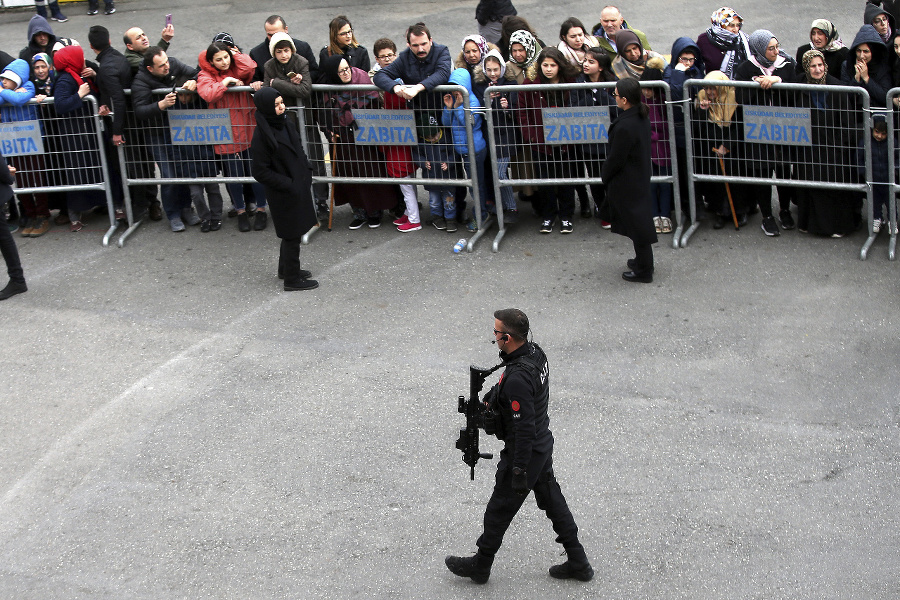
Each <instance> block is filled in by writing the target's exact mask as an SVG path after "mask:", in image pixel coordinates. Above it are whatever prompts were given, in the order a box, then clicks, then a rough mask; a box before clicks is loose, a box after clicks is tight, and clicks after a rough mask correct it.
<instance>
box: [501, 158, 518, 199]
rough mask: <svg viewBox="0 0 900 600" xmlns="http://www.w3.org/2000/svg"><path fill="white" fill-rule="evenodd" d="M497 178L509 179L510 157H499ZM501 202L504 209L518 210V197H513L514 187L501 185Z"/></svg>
mask: <svg viewBox="0 0 900 600" xmlns="http://www.w3.org/2000/svg"><path fill="white" fill-rule="evenodd" d="M497 179H498V180H499V181H503V180H505V179H509V157H508V156H504V157H502V158H498V159H497ZM500 203H501V205H502V206H503V210H516V199H515V197H513V191H512V188H511V187H509V186H507V185H501V186H500Z"/></svg>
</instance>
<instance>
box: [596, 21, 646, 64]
mask: <svg viewBox="0 0 900 600" xmlns="http://www.w3.org/2000/svg"><path fill="white" fill-rule="evenodd" d="M622 29H627V30H628V31H631V32H633V33H634V34H635V35H636V36H638V39H639V40H641V47H642V48H643V49H644V50H652V49H653V48H651V47H650V42H648V41H647V36H646V35H644V32H643V31H639V30H637V29H633V28H631V27H629V26H628V23H627V22H626V21H622ZM591 33H593V34H594V37H596V38H597V45H598V46H600V47H601V48H603V51H604V52H606V53H607V54H608V55H609V60H615V58H616V57H617V56H618V55H619V53H618V52H617V51H616V50H615V49H613V47H612V44H610V43H609V38H608V37H606V30H605V29H603V23H597V24H596V25H594V31H592V32H591Z"/></svg>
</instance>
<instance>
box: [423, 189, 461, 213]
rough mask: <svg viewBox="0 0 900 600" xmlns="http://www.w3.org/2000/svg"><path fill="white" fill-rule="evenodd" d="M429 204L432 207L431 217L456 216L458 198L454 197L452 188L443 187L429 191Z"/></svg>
mask: <svg viewBox="0 0 900 600" xmlns="http://www.w3.org/2000/svg"><path fill="white" fill-rule="evenodd" d="M428 206H429V208H431V217H432V218H433V219H435V218H437V217H444V218H445V219H455V218H456V200H455V199H454V198H453V189H452V188H441V189H440V190H430V191H429V192H428Z"/></svg>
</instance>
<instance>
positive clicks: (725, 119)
mask: <svg viewBox="0 0 900 600" xmlns="http://www.w3.org/2000/svg"><path fill="white" fill-rule="evenodd" d="M703 79H704V80H706V81H728V77H727V76H726V75H725V73H723V72H721V71H710V72H709V73H707V74H706V77H704V78H703ZM716 91H718V94H717V95H716V99H715V100H709V114H708V117H707V118H708V119H709V121H710V123H715V124H716V125H718V126H719V127H721V128H723V129H724V128H725V127H728V126H729V125H731V119H732V118H733V117H734V111H735V110H736V109H737V101H736V100H735V98H734V88H733V87H731V86H716ZM697 100H699V101H703V100H708V98H707V97H706V90H705V89H702V90H700V91H699V92H698V93H697Z"/></svg>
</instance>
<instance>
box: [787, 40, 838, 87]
mask: <svg viewBox="0 0 900 600" xmlns="http://www.w3.org/2000/svg"><path fill="white" fill-rule="evenodd" d="M812 49H813V47H812V44H804V45H803V46H800V47H799V48H797V58H796V60H797V75H799V76H800V80H801V81H802V80H803V77H804V76H805V73H804V71H803V55H804V54H806V53H807V52H809V51H810V50H812ZM819 52H822V54H823V55H824V56H825V64H826V65H828V74H829V75H832V76H833V77H834V78H835V79H840V77H841V69H843V68H844V61H845V60H847V55H848V54H850V48H847V47H844V48H840V49H839V50H834V51H832V52H824V51H822V50H820V51H819Z"/></svg>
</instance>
